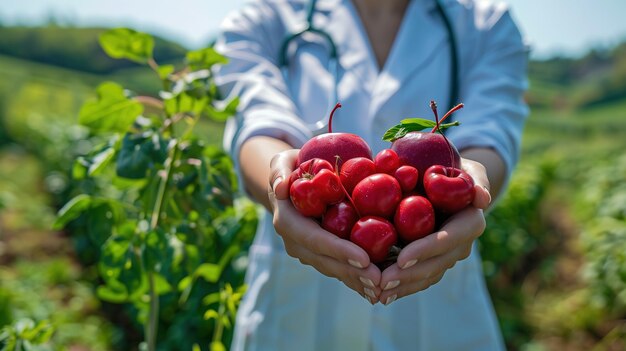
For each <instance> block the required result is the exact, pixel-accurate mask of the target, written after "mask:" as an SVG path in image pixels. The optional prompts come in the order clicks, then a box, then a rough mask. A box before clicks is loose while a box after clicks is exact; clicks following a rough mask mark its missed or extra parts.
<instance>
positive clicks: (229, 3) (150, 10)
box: [0, 0, 626, 58]
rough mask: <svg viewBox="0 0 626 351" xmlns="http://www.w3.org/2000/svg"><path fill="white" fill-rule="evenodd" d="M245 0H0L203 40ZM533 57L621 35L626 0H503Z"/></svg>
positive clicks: (20, 16) (21, 17) (2, 8)
mask: <svg viewBox="0 0 626 351" xmlns="http://www.w3.org/2000/svg"><path fill="white" fill-rule="evenodd" d="M245 1H246V0H177V1H173V0H169V1H163V0H107V1H102V0H0V21H1V22H2V23H4V24H38V23H42V22H46V21H47V20H48V19H49V18H51V17H53V18H55V19H57V21H59V22H60V23H61V24H70V23H71V24H75V25H80V26H87V25H104V26H129V27H133V28H135V29H138V30H144V31H149V32H152V33H155V34H159V35H162V36H164V37H167V38H170V39H173V40H176V41H178V42H180V43H182V44H184V45H186V46H187V47H189V48H197V47H201V46H203V45H205V44H206V43H207V41H208V39H209V38H210V37H211V35H212V34H213V33H215V31H216V30H217V26H218V24H219V22H220V21H221V19H222V18H223V16H224V15H225V14H227V13H228V12H229V11H232V10H233V9H235V8H237V7H239V6H241V5H242V4H243V3H244V2H245ZM505 2H507V3H508V4H509V5H510V7H511V11H512V14H513V16H514V17H515V19H516V20H517V23H518V25H519V26H520V29H521V30H522V32H523V34H524V35H525V37H526V38H527V40H528V41H529V43H530V44H531V46H532V48H533V51H532V55H533V57H536V58H541V57H549V56H552V55H555V54H565V55H574V56H577V55H580V54H582V53H584V52H585V51H586V50H588V49H589V48H590V47H603V46H608V45H613V44H615V43H617V42H619V41H623V40H626V20H624V19H623V15H624V14H626V0H596V1H592V0H505Z"/></svg>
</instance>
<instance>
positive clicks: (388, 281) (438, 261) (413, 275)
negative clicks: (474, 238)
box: [380, 243, 472, 301]
mask: <svg viewBox="0 0 626 351" xmlns="http://www.w3.org/2000/svg"><path fill="white" fill-rule="evenodd" d="M471 252H472V244H471V243H469V244H467V245H462V246H460V247H457V248H456V249H454V250H453V251H451V252H448V253H446V254H444V255H441V256H436V257H433V258H430V259H428V260H425V261H422V262H419V263H417V264H415V265H414V266H412V267H410V268H406V269H402V268H400V266H398V265H397V264H394V265H391V266H390V267H388V268H387V269H385V270H384V271H383V273H382V278H381V281H380V286H381V287H382V288H383V290H384V291H393V290H394V289H396V288H398V287H400V286H402V285H407V284H408V285H410V284H412V283H414V282H415V281H421V280H426V279H429V278H431V277H432V276H435V275H438V274H439V273H441V272H444V271H446V270H448V269H450V268H452V267H454V265H455V264H456V263H457V262H458V261H460V260H462V259H465V258H467V257H469V255H470V254H471ZM381 301H384V300H381Z"/></svg>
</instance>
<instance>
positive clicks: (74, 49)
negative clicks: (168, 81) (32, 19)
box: [0, 25, 185, 74]
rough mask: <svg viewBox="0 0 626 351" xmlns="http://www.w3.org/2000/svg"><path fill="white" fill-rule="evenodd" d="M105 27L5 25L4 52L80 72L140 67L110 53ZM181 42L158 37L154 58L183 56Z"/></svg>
mask: <svg viewBox="0 0 626 351" xmlns="http://www.w3.org/2000/svg"><path fill="white" fill-rule="evenodd" d="M104 31H105V29H104V28H73V27H59V26H55V25H49V26H45V27H1V26H0V54H3V55H8V56H13V57H17V58H22V59H26V60H30V61H35V62H41V63H47V64H50V65H55V66H59V67H66V68H71V69H74V70H78V71H83V72H90V73H98V74H109V73H112V72H115V71H117V70H119V69H122V68H128V67H137V64H135V63H133V62H130V61H126V60H114V59H111V58H109V57H108V56H106V54H105V53H104V51H103V50H102V49H101V48H100V45H99V43H98V36H99V35H100V34H101V33H102V32H104ZM184 54H185V48H183V47H182V46H181V45H179V44H176V43H173V42H170V41H166V40H164V39H161V38H159V37H155V49H154V57H155V59H156V60H157V62H168V61H172V60H177V59H180V58H181V57H183V56H184Z"/></svg>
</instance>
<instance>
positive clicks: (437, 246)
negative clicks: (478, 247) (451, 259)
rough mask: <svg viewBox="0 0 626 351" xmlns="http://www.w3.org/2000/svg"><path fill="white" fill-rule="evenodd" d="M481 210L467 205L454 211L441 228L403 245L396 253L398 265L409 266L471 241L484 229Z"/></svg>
mask: <svg viewBox="0 0 626 351" xmlns="http://www.w3.org/2000/svg"><path fill="white" fill-rule="evenodd" d="M485 226H486V223H485V217H484V215H483V211H482V210H480V209H477V208H475V207H468V208H466V209H464V210H461V211H460V212H458V213H456V214H455V215H453V216H452V217H450V219H449V220H448V221H447V222H446V223H445V224H444V225H443V227H442V228H441V230H439V231H437V232H435V233H432V234H430V235H428V236H426V237H424V238H422V239H418V240H416V241H413V242H412V243H410V244H409V245H407V246H405V247H404V248H403V249H402V251H400V254H399V255H398V261H397V263H398V266H399V267H401V268H405V269H406V268H409V267H411V266H413V265H414V264H416V263H417V262H421V261H424V260H427V259H429V258H431V257H435V256H440V255H443V254H445V253H447V252H450V251H452V250H454V249H455V248H456V247H459V246H461V245H464V244H467V243H471V242H472V241H474V239H476V238H477V237H479V236H480V235H481V234H482V233H483V231H484V230H485Z"/></svg>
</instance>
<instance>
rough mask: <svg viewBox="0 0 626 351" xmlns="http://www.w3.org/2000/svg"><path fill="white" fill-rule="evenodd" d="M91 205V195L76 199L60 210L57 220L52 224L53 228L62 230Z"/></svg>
mask: <svg viewBox="0 0 626 351" xmlns="http://www.w3.org/2000/svg"><path fill="white" fill-rule="evenodd" d="M90 205H91V197H90V196H89V195H85V194H81V195H78V196H76V197H74V198H73V199H71V200H70V201H68V202H67V203H66V204H65V206H63V207H62V208H61V209H60V210H59V212H58V214H57V218H56V220H55V221H54V223H53V224H52V228H53V229H54V230H60V229H62V228H63V227H65V226H66V225H67V224H68V223H69V222H71V221H72V220H74V219H76V218H78V216H80V215H81V214H82V213H83V212H84V211H85V210H87V209H88V208H89V206H90Z"/></svg>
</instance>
